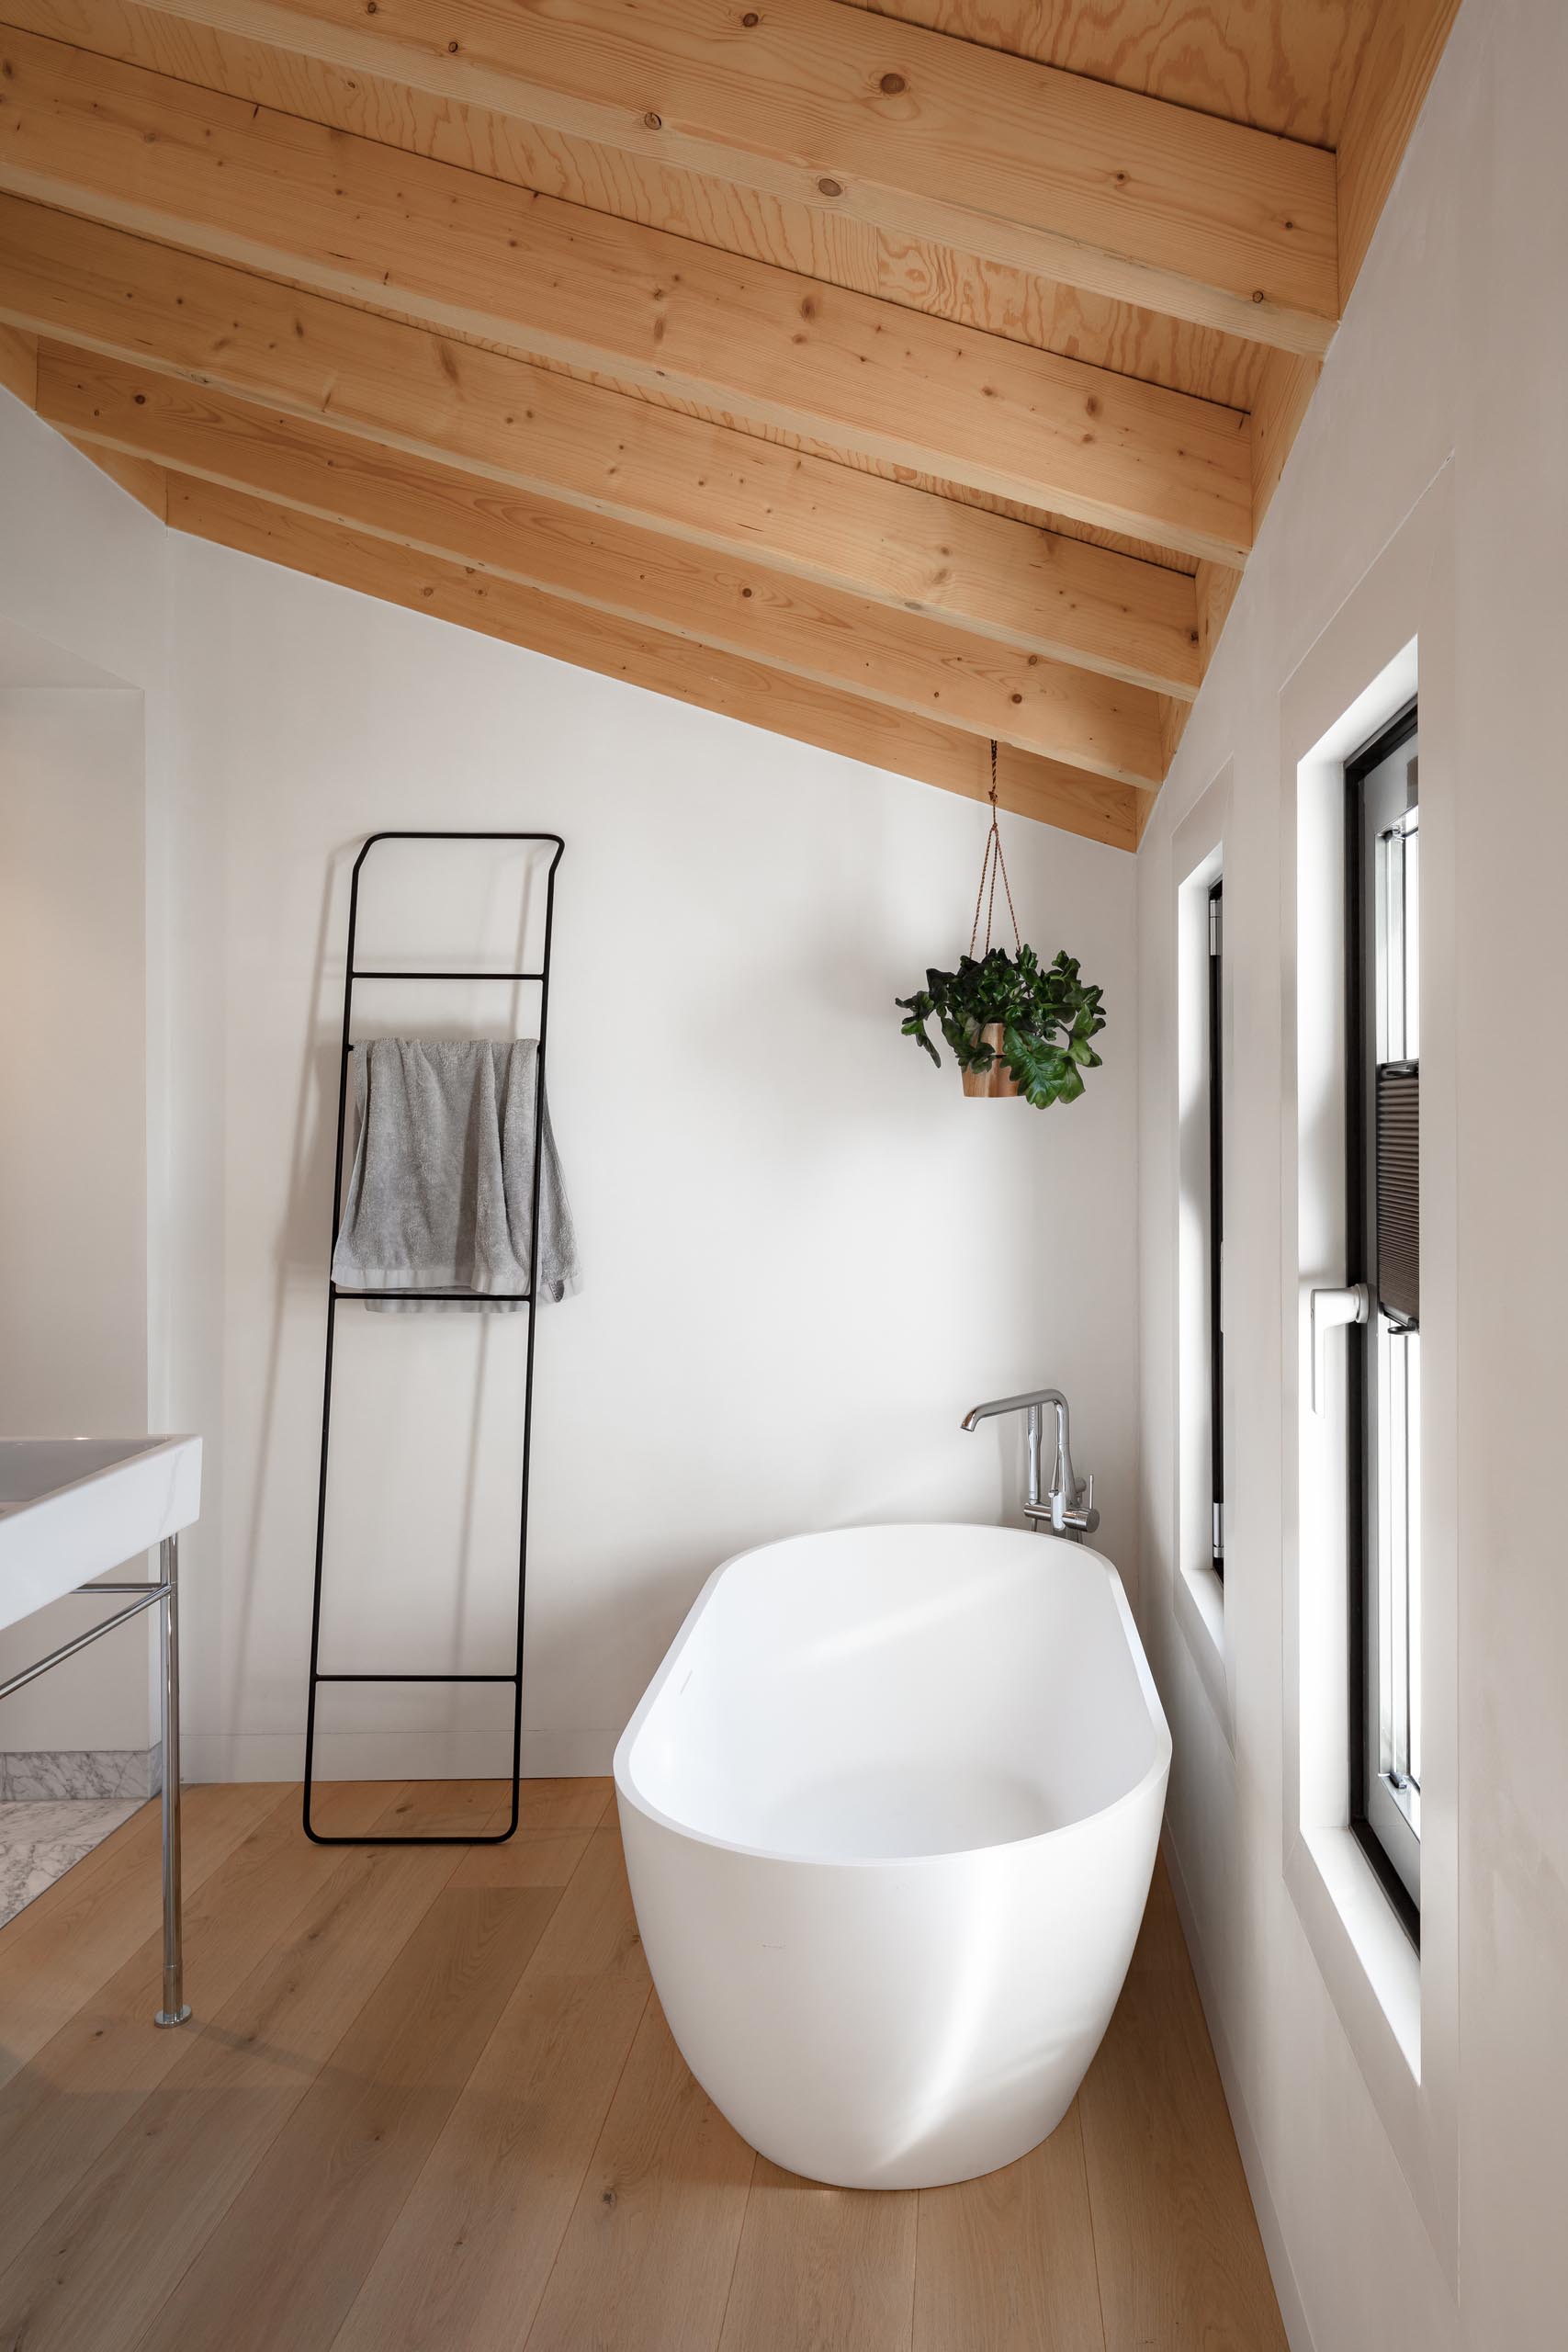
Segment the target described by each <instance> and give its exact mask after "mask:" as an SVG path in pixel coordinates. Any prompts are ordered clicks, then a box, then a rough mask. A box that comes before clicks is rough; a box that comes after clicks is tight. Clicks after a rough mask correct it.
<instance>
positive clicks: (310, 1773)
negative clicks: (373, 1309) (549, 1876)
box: [304, 832, 566, 1846]
mask: <svg viewBox="0 0 1568 2352" xmlns="http://www.w3.org/2000/svg"><path fill="white" fill-rule="evenodd" d="M378 842H523V843H525V844H533V845H536V846H537V847H539V848H541V849H543V848H548V849H549V850H550V852H551V856H550V861H549V865H548V866H547V868H546V871H545V938H544V954H543V956H542V957H541V959H540V963H539V967H538V969H537V970H536V971H521V972H500V971H456V972H450V971H415V972H404V971H388V970H380V969H377V970H368V971H360V970H359V969H357V968H356V967H355V961H354V951H355V939H356V936H357V933H358V926H359V880H360V875H361V872H362V870H363V868H364V865H365V861H366V859H367V857H368V856H369V854H370V853H371V851H372V850H373V849H374V848H375V847H376V846H377V844H378ZM565 848H566V843H565V842H564V841H563V840H562V839H561V837H560V835H559V834H558V833H509V832H508V833H503V832H383V833H371V834H369V835H368V836H367V839H366V841H365V843H364V845H363V847H362V848H361V850H360V852H359V854H358V856H357V857H356V858H355V861H354V871H353V875H352V876H351V878H350V882H349V895H348V951H347V955H346V957H345V959H344V987H343V1055H342V1067H341V1069H340V1070H339V1073H338V1096H337V1161H336V1167H335V1170H334V1174H333V1232H332V1250H333V1251H335V1250H336V1249H337V1240H338V1229H339V1227H340V1225H341V1223H342V1218H343V1178H344V1136H345V1135H346V1133H347V1125H348V1072H349V1057H350V1054H351V1052H352V1050H353V1045H354V1039H353V1035H352V1029H353V1022H354V984H355V980H511V981H520V980H524V981H528V982H531V983H533V984H535V985H536V986H537V988H538V989H539V1040H538V1042H539V1050H538V1055H537V1057H536V1068H535V1080H534V1084H535V1096H534V1170H533V1184H532V1191H531V1193H530V1211H529V1228H528V1280H529V1288H528V1289H527V1290H526V1291H501V1292H497V1293H494V1294H491V1295H493V1296H494V1298H495V1300H496V1302H497V1303H498V1304H501V1305H508V1306H526V1308H527V1315H528V1338H527V1357H526V1363H525V1373H524V1387H523V1469H522V1491H521V1495H520V1498H519V1510H518V1526H517V1635H516V1648H515V1651H514V1654H513V1665H512V1671H511V1672H510V1673H509V1674H417V1673H416V1674H393V1673H375V1672H370V1673H362V1674H323V1673H322V1671H321V1571H322V1566H323V1563H324V1559H325V1555H326V1535H327V1465H328V1462H329V1459H330V1453H331V1443H332V1410H333V1340H334V1339H335V1336H336V1330H337V1308H338V1301H339V1299H375V1298H386V1299H396V1300H397V1301H398V1302H399V1303H400V1304H402V1305H406V1304H407V1303H408V1301H409V1299H410V1296H411V1293H410V1292H408V1291H407V1290H380V1291H373V1290H340V1289H339V1288H338V1285H337V1283H335V1282H334V1281H333V1276H332V1260H331V1254H330V1253H329V1258H328V1272H327V1336H326V1351H325V1361H324V1363H323V1366H322V1374H321V1483H320V1486H319V1488H318V1491H317V1498H316V1568H315V1586H314V1590H313V1592H312V1595H311V1602H310V1691H309V1696H308V1699H307V1702H306V1713H305V1792H304V1824H305V1835H306V1836H307V1838H311V1839H313V1841H314V1842H315V1843H316V1844H317V1845H318V1846H499V1845H502V1844H504V1842H505V1841H506V1839H507V1838H510V1837H512V1836H513V1833H514V1832H515V1830H516V1827H517V1820H518V1782H519V1780H520V1778H521V1775H522V1768H523V1613H524V1600H525V1591H526V1586H527V1576H528V1482H529V1474H530V1469H531V1464H532V1449H533V1420H534V1338H535V1322H536V1307H535V1294H536V1289H537V1285H538V1279H539V1190H540V1180H541V1177H542V1174H543V1170H544V1149H545V1043H546V1037H547V1031H548V1026H549V1010H550V944H551V935H552V932H553V928H554V922H555V895H556V868H557V867H558V865H559V864H560V861H561V856H562V854H563V852H564V851H565ZM414 1295H418V1296H421V1297H426V1298H454V1297H464V1298H466V1297H468V1295H469V1294H468V1293H467V1292H458V1291H455V1290H445V1291H439V1290H438V1291H426V1292H422V1293H418V1294H414ZM323 1682H333V1683H336V1682H387V1683H391V1682H443V1683H448V1684H455V1683H468V1682H489V1683H506V1682H509V1683H511V1685H512V1687H513V1715H512V1812H511V1817H510V1819H509V1820H508V1822H507V1825H506V1827H505V1828H504V1829H501V1830H496V1831H493V1832H491V1833H489V1834H487V1835H485V1836H482V1837H474V1838H469V1837H457V1836H450V1835H446V1836H440V1837H427V1838H420V1837H410V1838H402V1837H382V1836H375V1835H367V1836H359V1835H355V1836H348V1837H344V1836H329V1835H328V1834H327V1833H326V1832H325V1831H323V1830H320V1829H318V1828H317V1827H316V1826H315V1825H314V1823H313V1822H312V1820H311V1818H310V1800H311V1796H312V1794H313V1792H314V1788H315V1777H314V1775H315V1755H316V1693H317V1691H318V1689H319V1688H320V1686H321V1684H322V1683H323Z"/></svg>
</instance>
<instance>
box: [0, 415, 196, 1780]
mask: <svg viewBox="0 0 1568 2352" xmlns="http://www.w3.org/2000/svg"><path fill="white" fill-rule="evenodd" d="M165 543H166V535H165V534H164V531H163V529H162V528H161V526H159V525H158V524H156V523H155V522H154V521H153V520H152V517H151V516H150V515H147V514H146V513H145V512H144V511H143V510H142V508H141V507H140V506H138V505H137V504H136V503H135V502H134V501H133V500H131V499H130V498H128V497H127V496H126V495H125V493H124V492H122V491H120V490H118V489H117V488H115V487H114V486H113V485H112V484H111V483H110V482H109V481H107V479H106V478H105V477H104V476H103V475H102V474H101V473H99V472H98V471H97V470H96V468H94V467H92V466H90V465H88V464H87V463H86V462H85V459H83V458H81V457H79V456H78V455H77V453H76V452H75V451H74V450H73V449H72V448H70V447H68V446H67V445H66V444H65V443H64V442H62V440H61V439H60V438H59V436H58V435H56V434H53V433H51V431H50V430H49V429H48V427H47V426H45V425H42V424H39V422H38V420H37V419H36V418H35V417H33V416H32V415H30V414H29V413H28V412H27V411H26V410H24V409H23V408H22V407H21V406H20V405H19V403H17V401H13V400H11V399H10V398H9V397H8V396H6V395H0V550H3V554H0V865H3V867H4V872H3V874H0V896H3V898H4V900H5V910H4V916H3V934H4V935H3V938H0V964H3V966H4V996H5V1002H6V1031H5V1042H4V1045H3V1046H0V1065H3V1070H0V1077H3V1083H4V1094H5V1136H4V1147H3V1148H4V1161H5V1165H4V1172H3V1174H0V1202H3V1204H4V1205H3V1208H0V1220H3V1224H4V1231H3V1233H0V1348H3V1355H4V1361H3V1363H0V1429H4V1430H7V1431H11V1432H16V1433H21V1434H31V1433H38V1432H39V1431H41V1430H45V1429H50V1428H52V1429H54V1430H73V1429H80V1428H83V1427H89V1428H96V1429H98V1430H107V1428H108V1426H109V1424H110V1423H113V1424H114V1425H115V1427H117V1428H130V1429H144V1428H146V1427H147V1426H148V1425H149V1422H150V1421H151V1423H152V1425H153V1426H157V1425H159V1424H160V1423H161V1422H162V1423H164V1425H165V1426H166V1425H167V1424H166V1421H165V1419H164V1415H165V1411H166V1404H167V1398H166V1380H167V1364H168V1336H169V1335H168V1325H167V1305H166V1302H167V1298H168V1295H169V1290H170V1283H169V1261H170V1256H171V1252H170V1250H169V1246H168V1240H167V1235H168V1228H169V1223H170V1220H169V1216H168V1204H167V1198H166V1191H165V1187H164V1182H163V1177H162V1171H161V1155H160V1151H159V1145H158V1138H159V1136H161V1133H162V1129H163V1126H164V1090H165V1087H166V1084H167V1068H166V1056H165V1053H164V1034H165V1023H164V1019H163V1008H164V1004H165V1002H166V970H165V959H164V953H163V944H162V943H163V939H164V931H165V928H166V926H165V922H164V913H165V901H164V855H165V844H166V841H167V837H168V833H169V829H170V809H169V799H168V785H169V760H168V747H169V724H170V714H169V708H168V701H167V695H166V691H165V661H166V645H165V596H164V579H165V553H164V550H165ZM13 894H14V895H13ZM150 946H151V952H150ZM87 1622H89V1615H88V1605H87V1604H86V1603H83V1602H75V1601H71V1602H62V1603H61V1604H60V1605H59V1607H58V1608H56V1609H54V1610H51V1611H47V1612H44V1613H43V1614H41V1615H39V1617H37V1618H35V1619H33V1620H31V1621H30V1622H29V1623H28V1624H27V1625H26V1626H24V1627H19V1628H17V1629H16V1631H15V1632H14V1633H12V1634H9V1635H7V1636H6V1641H5V1643H4V1645H3V1655H4V1657H5V1660H6V1662H7V1663H8V1664H9V1665H12V1666H19V1665H21V1664H24V1663H25V1662H26V1661H27V1659H28V1657H34V1656H37V1655H39V1653H40V1652H41V1651H42V1650H44V1649H47V1648H49V1647H50V1646H51V1645H53V1643H55V1642H56V1641H60V1640H63V1639H65V1638H66V1637H67V1636H68V1635H69V1634H73V1633H75V1632H77V1631H79V1630H80V1629H81V1628H82V1627H83V1625H84V1624H85V1623H87ZM151 1645H152V1627H151V1626H150V1625H149V1624H148V1623H146V1622H143V1623H139V1624H135V1625H131V1626H127V1627H126V1628H125V1629H124V1630H123V1631H122V1632H120V1633H118V1634H114V1635H112V1636H111V1637H110V1638H109V1639H108V1640H107V1641H106V1642H104V1643H103V1644H101V1645H98V1646H96V1647H95V1648H93V1649H91V1650H88V1651H86V1652H85V1653H84V1654H83V1655H82V1656H81V1657H79V1658H76V1659H73V1661H71V1663H70V1664H69V1665H68V1666H65V1667H63V1668H57V1669H56V1670H55V1671H54V1672H53V1673H52V1674H51V1675H49V1676H47V1677H45V1678H44V1679H42V1680H41V1681H39V1682H38V1683H35V1684H33V1685H31V1686H29V1688H28V1690H26V1691H21V1692H18V1693H17V1695H16V1696H15V1697H14V1698H12V1699H9V1700H7V1701H6V1702H5V1705H4V1707H3V1708H0V1749H4V1750H6V1751H14V1750H17V1749H24V1750H27V1749H34V1748H46V1749H50V1750H59V1749H62V1748H76V1747H94V1748H104V1747H111V1748H140V1747H146V1746H147V1745H148V1743H149V1740H150V1738H151V1737H152V1736H153V1735H152V1731H151V1729H150V1723H151V1716H150V1710H149V1700H150V1676H151V1670H152V1666H151Z"/></svg>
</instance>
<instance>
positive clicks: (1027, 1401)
mask: <svg viewBox="0 0 1568 2352" xmlns="http://www.w3.org/2000/svg"><path fill="white" fill-rule="evenodd" d="M1047 1405H1051V1406H1054V1407H1055V1413H1056V1460H1055V1466H1054V1467H1053V1469H1052V1472H1051V1483H1050V1485H1049V1487H1047V1488H1046V1489H1045V1492H1044V1494H1043V1496H1042V1494H1041V1491H1040V1453H1041V1443H1042V1440H1043V1434H1044V1420H1043V1411H1044V1408H1045V1407H1046V1406H1047ZM998 1413H1027V1414H1028V1416H1029V1420H1028V1425H1027V1426H1028V1441H1029V1493H1028V1498H1027V1499H1026V1501H1025V1503H1024V1506H1023V1515H1024V1518H1025V1519H1026V1520H1027V1521H1029V1524H1030V1525H1031V1527H1032V1528H1034V1529H1036V1530H1037V1531H1038V1530H1039V1529H1042V1528H1045V1527H1048V1528H1049V1529H1050V1531H1051V1532H1052V1534H1053V1535H1065V1536H1066V1537H1067V1538H1068V1540H1069V1541H1070V1542H1072V1543H1074V1544H1081V1543H1082V1541H1083V1539H1084V1537H1085V1536H1086V1535H1092V1534H1093V1533H1094V1532H1095V1530H1096V1528H1097V1527H1098V1526H1099V1525H1100V1513H1099V1512H1098V1511H1097V1510H1096V1509H1095V1507H1094V1480H1093V1478H1092V1476H1091V1477H1090V1478H1089V1480H1088V1481H1087V1483H1086V1482H1085V1481H1084V1480H1083V1479H1082V1478H1079V1477H1077V1476H1075V1474H1074V1470H1073V1450H1072V1443H1071V1440H1070V1437H1069V1434H1068V1427H1067V1400H1066V1397H1064V1396H1063V1394H1062V1392H1061V1390H1060V1389H1059V1388H1032V1389H1030V1390H1029V1391H1028V1392H1027V1393H1026V1394H1025V1395H1024V1396H1021V1397H994V1398H993V1399H992V1401H991V1402H990V1403H989V1404H988V1405H976V1407H975V1408H974V1410H973V1412H968V1413H965V1414H964V1419H963V1420H962V1422H961V1423H960V1425H959V1426H960V1427H961V1428H963V1429H966V1430H977V1429H978V1428H979V1426H980V1424H981V1422H982V1421H987V1420H990V1419H992V1418H993V1417H994V1416H995V1415H996V1414H998Z"/></svg>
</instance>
